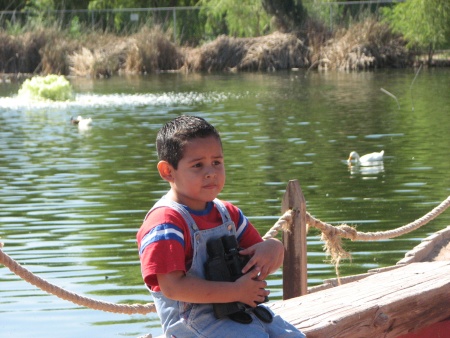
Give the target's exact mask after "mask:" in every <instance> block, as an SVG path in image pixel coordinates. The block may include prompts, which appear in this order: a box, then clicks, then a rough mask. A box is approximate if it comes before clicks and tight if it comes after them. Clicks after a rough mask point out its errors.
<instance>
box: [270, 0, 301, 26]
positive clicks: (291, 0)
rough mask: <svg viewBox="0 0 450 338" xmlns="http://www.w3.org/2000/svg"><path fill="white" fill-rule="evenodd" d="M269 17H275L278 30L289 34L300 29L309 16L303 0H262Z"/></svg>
mask: <svg viewBox="0 0 450 338" xmlns="http://www.w3.org/2000/svg"><path fill="white" fill-rule="evenodd" d="M262 2H263V7H264V9H265V10H266V12H267V13H268V14H269V15H272V16H274V18H275V20H276V26H277V29H280V30H281V31H284V32H289V31H293V30H296V29H298V28H300V27H301V26H302V24H303V22H304V20H305V18H306V16H307V12H306V8H305V7H304V6H303V3H302V0H262Z"/></svg>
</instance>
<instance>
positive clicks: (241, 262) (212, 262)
mask: <svg viewBox="0 0 450 338" xmlns="http://www.w3.org/2000/svg"><path fill="white" fill-rule="evenodd" d="M206 246H207V251H208V256H209V258H208V260H207V261H206V263H205V275H206V279H207V280H210V281H216V282H224V281H225V282H234V281H236V280H237V279H238V278H239V277H241V276H243V273H242V269H243V268H244V266H245V265H246V264H247V263H248V261H249V260H250V257H249V256H245V255H241V254H239V251H240V250H241V249H240V248H239V246H238V243H237V240H236V236H234V235H229V236H223V237H220V238H217V239H213V240H210V241H209V242H208V243H207V244H206ZM268 301H269V299H268V297H267V296H266V299H265V300H264V302H268ZM213 309H214V315H215V317H216V318H218V319H221V318H224V317H227V316H228V317H229V318H230V319H232V320H234V321H236V322H239V323H244V324H249V323H251V321H252V317H251V316H250V314H249V313H248V311H253V313H254V314H255V315H256V316H257V317H258V318H259V319H261V320H262V321H264V322H266V323H270V322H271V321H272V314H271V313H270V312H269V311H268V310H267V309H266V308H264V307H260V306H257V307H255V308H251V307H249V306H247V305H245V304H243V303H240V302H232V303H215V304H213Z"/></svg>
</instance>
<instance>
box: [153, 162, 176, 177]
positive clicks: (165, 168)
mask: <svg viewBox="0 0 450 338" xmlns="http://www.w3.org/2000/svg"><path fill="white" fill-rule="evenodd" d="M157 168H158V172H159V176H161V178H162V179H163V180H166V181H168V182H173V176H172V171H173V170H174V169H173V167H172V166H171V165H170V164H169V162H167V161H159V162H158V165H157Z"/></svg>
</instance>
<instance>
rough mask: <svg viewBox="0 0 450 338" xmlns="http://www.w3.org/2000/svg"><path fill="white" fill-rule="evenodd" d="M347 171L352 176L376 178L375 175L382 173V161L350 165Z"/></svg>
mask: <svg viewBox="0 0 450 338" xmlns="http://www.w3.org/2000/svg"><path fill="white" fill-rule="evenodd" d="M348 170H349V172H350V174H351V175H352V176H357V175H361V176H366V177H365V178H374V179H376V178H377V174H380V173H383V172H384V162H383V161H372V162H369V163H362V164H361V163H351V164H349V165H348Z"/></svg>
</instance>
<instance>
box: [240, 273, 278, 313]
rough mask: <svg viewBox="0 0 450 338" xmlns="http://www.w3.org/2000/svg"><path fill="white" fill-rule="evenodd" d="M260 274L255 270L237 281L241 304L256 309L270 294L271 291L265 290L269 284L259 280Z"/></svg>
mask: <svg viewBox="0 0 450 338" xmlns="http://www.w3.org/2000/svg"><path fill="white" fill-rule="evenodd" d="M259 273H260V271H259V270H258V269H253V270H251V271H250V272H249V273H248V274H245V275H243V276H242V277H240V278H238V279H237V280H236V282H235V283H236V284H237V285H236V289H237V290H240V296H239V302H241V303H244V304H247V305H249V306H251V307H255V306H257V305H258V304H260V303H263V302H264V300H265V298H266V297H267V296H268V295H269V294H270V291H269V290H266V289H264V288H265V287H266V286H267V283H266V282H265V281H263V280H258V275H259Z"/></svg>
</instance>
